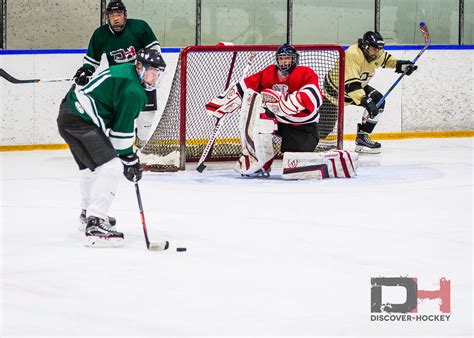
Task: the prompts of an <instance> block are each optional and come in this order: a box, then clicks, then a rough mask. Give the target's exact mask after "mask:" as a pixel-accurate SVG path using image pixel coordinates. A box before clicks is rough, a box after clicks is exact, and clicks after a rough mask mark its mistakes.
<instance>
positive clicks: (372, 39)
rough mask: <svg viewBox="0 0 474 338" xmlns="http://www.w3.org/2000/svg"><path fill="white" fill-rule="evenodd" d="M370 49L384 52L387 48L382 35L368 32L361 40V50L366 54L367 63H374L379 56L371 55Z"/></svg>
mask: <svg viewBox="0 0 474 338" xmlns="http://www.w3.org/2000/svg"><path fill="white" fill-rule="evenodd" d="M369 47H373V48H377V49H379V50H382V49H383V48H384V47H385V42H384V41H383V38H382V35H380V33H379V32H372V31H368V32H366V33H365V34H364V35H363V36H362V39H359V48H360V49H361V50H362V52H363V53H364V56H365V58H366V59H367V61H369V62H370V61H374V60H375V59H376V58H377V56H376V55H372V54H370V53H369Z"/></svg>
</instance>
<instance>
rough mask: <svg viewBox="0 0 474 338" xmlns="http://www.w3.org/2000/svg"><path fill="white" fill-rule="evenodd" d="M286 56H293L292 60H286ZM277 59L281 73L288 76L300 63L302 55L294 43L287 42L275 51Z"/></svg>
mask: <svg viewBox="0 0 474 338" xmlns="http://www.w3.org/2000/svg"><path fill="white" fill-rule="evenodd" d="M286 57H291V61H290V62H285V61H284V60H285V59H286ZM275 59H276V66H277V68H278V69H279V70H280V72H281V74H282V75H283V76H287V75H288V74H290V73H291V72H292V71H293V69H295V67H296V66H297V65H298V64H299V61H300V55H299V54H298V52H297V51H296V49H295V48H294V47H293V46H292V45H290V44H289V43H285V44H283V45H281V46H280V47H279V48H278V49H277V51H276V53H275Z"/></svg>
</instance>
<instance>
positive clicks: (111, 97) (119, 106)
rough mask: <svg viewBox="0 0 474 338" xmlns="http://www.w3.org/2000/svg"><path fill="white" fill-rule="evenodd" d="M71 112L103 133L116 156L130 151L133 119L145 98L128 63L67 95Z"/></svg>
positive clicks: (133, 126)
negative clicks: (107, 136) (106, 135)
mask: <svg viewBox="0 0 474 338" xmlns="http://www.w3.org/2000/svg"><path fill="white" fill-rule="evenodd" d="M67 99H68V101H69V105H70V106H71V108H72V110H73V111H74V112H75V113H76V114H77V115H79V116H80V117H81V118H83V119H84V120H86V121H90V122H92V123H93V124H95V125H96V126H98V127H99V128H101V129H102V130H103V131H104V133H107V131H108V132H109V133H108V135H109V139H110V141H111V142H112V145H113V146H114V148H115V149H116V150H117V153H118V154H119V155H129V154H131V153H132V152H133V148H132V145H133V141H134V139H135V133H134V131H135V119H136V118H137V117H138V115H139V114H140V111H142V110H143V108H144V107H145V104H146V102H147V96H146V93H145V90H144V89H143V86H142V84H141V82H140V80H139V78H138V75H137V73H136V70H135V66H134V65H133V64H131V63H126V64H123V65H117V66H112V67H110V68H108V69H106V70H104V71H103V72H101V73H99V74H98V75H97V76H96V77H94V78H93V79H92V80H91V81H90V82H89V83H88V84H87V85H86V86H85V87H76V89H75V90H74V91H70V92H69V93H68V95H67Z"/></svg>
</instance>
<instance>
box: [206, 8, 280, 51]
mask: <svg viewBox="0 0 474 338" xmlns="http://www.w3.org/2000/svg"><path fill="white" fill-rule="evenodd" d="M286 6H287V5H286V0H206V1H202V12H201V13H202V28H201V44H202V45H215V44H216V43H218V42H220V41H229V42H232V43H234V44H236V45H262V44H265V45H269V44H282V43H284V42H286V21H287V19H286Z"/></svg>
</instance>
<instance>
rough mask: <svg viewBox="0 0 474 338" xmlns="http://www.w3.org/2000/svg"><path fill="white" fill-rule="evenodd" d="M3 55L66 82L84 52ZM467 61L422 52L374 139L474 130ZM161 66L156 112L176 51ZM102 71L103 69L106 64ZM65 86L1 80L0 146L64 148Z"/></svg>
mask: <svg viewBox="0 0 474 338" xmlns="http://www.w3.org/2000/svg"><path fill="white" fill-rule="evenodd" d="M467 47H472V46H467ZM418 50H419V49H414V48H411V47H407V48H406V49H403V47H396V48H394V49H393V50H391V51H390V53H392V54H393V55H394V56H395V57H397V58H399V59H412V58H413V57H414V56H415V55H416V54H417V52H418ZM6 52H8V53H2V54H0V67H1V68H3V69H5V70H6V71H7V72H8V73H10V74H11V75H12V76H14V77H16V78H19V79H31V78H38V79H42V80H48V79H62V78H68V77H72V75H73V74H74V73H75V71H76V69H77V68H78V67H79V66H80V65H81V64H82V58H83V55H84V52H83V51H55V52H50V51H30V52H28V53H25V54H19V53H14V51H6ZM473 57H474V55H473V48H462V49H460V48H459V46H452V48H451V49H450V48H441V47H440V48H436V49H433V50H431V49H429V50H427V51H426V52H425V54H424V55H423V57H421V58H420V60H419V61H418V63H417V64H418V66H419V69H418V71H416V72H415V73H414V74H413V75H412V76H410V77H406V78H405V79H403V80H402V82H401V84H400V85H399V86H397V87H396V88H395V89H394V91H393V92H392V93H391V94H390V96H389V97H388V100H387V105H386V107H385V112H384V114H383V116H382V117H381V120H380V122H379V125H378V126H377V128H376V130H375V132H376V133H407V132H420V131H424V132H426V131H435V132H439V131H461V130H471V131H472V130H474V119H473V98H472V94H473V84H472V83H473V69H472V66H473V62H472V60H473ZM104 59H105V58H104ZM164 59H165V61H166V63H167V64H168V68H167V71H166V73H165V75H164V77H163V79H162V82H161V89H160V90H159V95H158V104H159V107H160V108H161V109H163V108H164V106H165V103H166V100H167V97H168V93H169V89H170V87H171V81H172V79H173V75H174V71H175V68H176V65H177V60H178V50H177V49H176V48H165V49H164ZM101 67H105V63H103V64H102V65H101ZM397 76H398V75H397V74H395V73H394V72H393V70H389V69H387V70H385V69H382V70H379V71H378V72H377V73H376V75H375V77H374V78H373V79H372V81H371V85H372V86H373V87H375V88H377V89H378V90H379V91H381V92H382V93H384V92H385V91H386V90H388V88H389V87H390V86H391V84H392V83H393V82H394V81H395V80H396V79H397ZM70 85H71V83H70V82H68V81H63V82H49V83H48V82H42V83H38V84H12V83H9V82H7V81H6V80H5V79H0V91H1V96H0V97H1V103H0V107H1V114H0V115H1V126H0V135H1V140H0V147H3V149H7V148H8V147H9V146H19V145H46V146H47V145H57V144H64V142H63V140H62V139H61V137H60V136H59V135H58V132H57V127H56V118H57V113H58V109H59V104H60V102H61V100H62V98H63V97H64V95H65V94H66V92H67V91H68V89H69V87H70ZM203 114H205V112H204V110H203ZM361 115H362V109H361V108H359V107H346V110H345V123H344V134H345V135H350V134H354V133H355V130H356V129H355V128H356V124H357V123H358V121H359V120H360V118H361ZM155 122H157V121H155Z"/></svg>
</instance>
